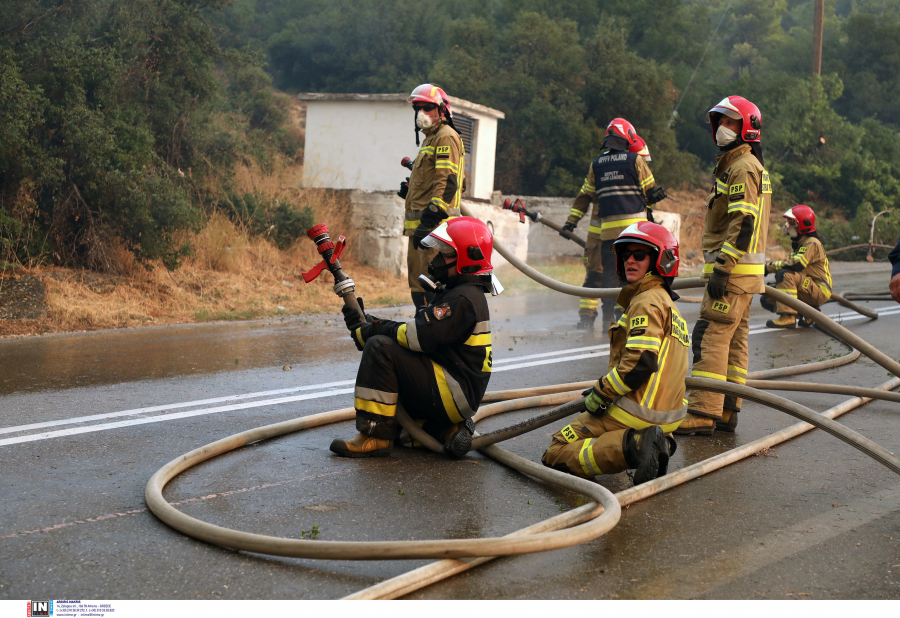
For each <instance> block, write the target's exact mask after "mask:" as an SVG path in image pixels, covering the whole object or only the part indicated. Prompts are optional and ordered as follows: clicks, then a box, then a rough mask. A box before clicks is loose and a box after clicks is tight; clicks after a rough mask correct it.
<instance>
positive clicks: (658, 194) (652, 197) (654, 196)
mask: <svg viewBox="0 0 900 618" xmlns="http://www.w3.org/2000/svg"><path fill="white" fill-rule="evenodd" d="M667 197H669V195H668V194H667V193H666V190H665V189H663V188H662V187H653V188H652V189H650V190H649V191H648V192H647V203H648V204H655V203H656V202H661V201H663V200H664V199H666V198H667Z"/></svg>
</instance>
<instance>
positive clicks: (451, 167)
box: [403, 122, 466, 236]
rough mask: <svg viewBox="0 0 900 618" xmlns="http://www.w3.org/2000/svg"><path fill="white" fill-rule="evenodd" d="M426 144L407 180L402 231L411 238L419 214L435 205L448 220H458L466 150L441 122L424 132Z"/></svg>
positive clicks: (448, 127) (446, 125)
mask: <svg viewBox="0 0 900 618" xmlns="http://www.w3.org/2000/svg"><path fill="white" fill-rule="evenodd" d="M423 133H425V141H424V142H423V143H422V146H421V147H420V148H419V154H418V156H417V157H416V161H415V163H414V164H413V169H412V174H410V176H409V193H407V194H406V214H405V217H404V219H405V220H404V222H403V228H404V234H405V235H406V236H412V235H413V232H415V230H416V228H417V227H419V220H420V219H421V218H422V211H423V210H425V208H427V207H428V205H429V204H434V205H435V206H437V207H438V208H440V209H441V210H444V211H445V212H446V213H447V214H449V215H450V216H451V217H458V216H459V203H460V200H461V199H462V187H463V181H464V179H465V173H466V172H465V156H466V154H465V148H464V146H463V143H462V140H461V139H460V138H459V134H458V133H457V132H456V131H454V130H453V129H452V128H451V127H450V125H448V124H445V123H443V122H441V123H440V124H438V125H437V126H435V127H431V128H430V129H427V130H425V131H423Z"/></svg>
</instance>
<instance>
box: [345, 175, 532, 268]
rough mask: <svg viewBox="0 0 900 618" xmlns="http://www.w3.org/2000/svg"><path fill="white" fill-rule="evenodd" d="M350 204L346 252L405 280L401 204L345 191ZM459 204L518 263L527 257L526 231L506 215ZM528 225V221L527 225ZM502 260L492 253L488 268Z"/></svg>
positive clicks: (390, 197) (386, 194)
mask: <svg viewBox="0 0 900 618" xmlns="http://www.w3.org/2000/svg"><path fill="white" fill-rule="evenodd" d="M348 194H349V202H350V222H351V223H350V227H351V229H350V232H349V234H348V236H351V238H352V242H351V244H350V245H349V246H348V249H347V250H348V251H350V252H352V254H353V256H354V257H355V258H356V259H358V260H360V261H361V262H363V263H365V264H368V265H369V266H372V267H373V268H377V269H378V270H382V271H385V272H389V273H391V274H393V275H395V276H398V277H405V276H406V273H407V269H406V253H407V250H408V247H409V240H408V239H407V238H406V237H404V236H403V200H401V199H400V198H399V197H397V195H396V193H395V192H394V191H359V190H353V191H348ZM463 203H464V204H465V205H466V206H467V207H468V208H469V209H470V210H471V211H472V213H473V214H475V215H476V216H478V218H479V219H481V220H482V221H484V222H486V223H488V224H489V225H490V226H491V228H492V229H493V230H494V234H495V235H496V237H497V238H498V239H499V240H501V241H502V242H503V243H504V245H506V247H507V248H509V250H510V251H512V252H513V254H515V255H516V256H517V257H519V258H520V259H523V260H524V259H526V257H527V255H528V227H527V226H525V225H519V222H518V219H517V218H515V217H513V218H512V219H510V218H509V217H508V216H507V215H508V214H509V213H507V212H506V211H503V210H501V209H499V208H496V207H494V206H492V205H491V204H488V203H485V202H471V201H468V200H463ZM528 223H530V221H529V222H528ZM505 263H506V260H505V259H504V258H503V257H502V256H501V255H500V254H499V253H495V254H494V258H493V259H492V264H493V265H494V266H495V267H496V266H501V265H503V264H505Z"/></svg>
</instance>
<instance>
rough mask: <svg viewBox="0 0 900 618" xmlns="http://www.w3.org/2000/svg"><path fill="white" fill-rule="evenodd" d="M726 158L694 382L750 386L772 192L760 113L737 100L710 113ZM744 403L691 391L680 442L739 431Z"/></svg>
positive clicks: (709, 224) (711, 231) (709, 241)
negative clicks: (752, 320)
mask: <svg viewBox="0 0 900 618" xmlns="http://www.w3.org/2000/svg"><path fill="white" fill-rule="evenodd" d="M709 121H710V125H711V129H712V134H713V138H714V139H715V141H716V144H718V146H719V148H720V149H721V150H722V154H720V155H718V161H717V163H716V171H715V174H714V182H715V184H714V185H713V187H712V190H711V192H710V194H709V196H708V197H707V202H706V205H707V210H706V220H705V223H704V228H703V240H702V245H701V248H702V249H703V252H704V259H705V262H706V263H705V265H704V266H703V280H704V281H706V282H707V285H706V292H705V293H704V295H703V301H702V303H701V305H700V319H698V320H697V323H696V325H695V326H694V330H693V344H692V349H693V353H694V365H693V367H692V369H691V376H693V377H698V378H711V379H713V380H721V381H722V382H726V381H727V382H733V383H735V384H745V383H746V381H747V365H748V358H747V357H748V355H747V336H748V335H749V333H750V327H749V317H750V301H751V300H752V299H753V295H754V294H758V293H761V292H763V291H764V290H765V283H764V282H763V277H764V276H765V267H766V265H765V261H766V260H765V257H766V254H765V251H766V236H767V232H768V225H769V207H770V203H771V195H772V185H771V183H770V182H769V174H768V172H766V169H765V167H764V163H763V154H762V146H761V145H760V129H761V122H762V120H761V114H760V113H759V108H757V107H756V105H754V104H753V103H751V102H750V101H748V100H747V99H744V98H743V97H737V96H731V97H726V98H725V99H722V101H721V102H720V103H719V104H718V105H716V106H715V107H713V108H712V109H711V110H709ZM741 403H742V401H741V399H739V398H737V397H734V396H733V395H729V396H727V397H726V396H725V395H721V394H718V393H712V392H709V391H699V390H697V391H691V394H690V396H689V398H688V416H687V418H686V419H685V421H684V422H683V423H682V424H681V426H680V427H679V428H678V430H676V432H675V433H677V434H691V433H696V434H699V435H710V434H712V432H713V430H714V429H718V430H720V431H729V432H731V431H734V429H735V427H736V426H737V414H738V412H740V409H741Z"/></svg>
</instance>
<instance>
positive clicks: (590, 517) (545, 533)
mask: <svg viewBox="0 0 900 618" xmlns="http://www.w3.org/2000/svg"><path fill="white" fill-rule="evenodd" d="M494 247H495V249H498V251H499V252H500V253H501V255H503V256H504V257H506V258H507V260H509V261H510V262H511V263H512V264H513V265H514V266H516V267H517V268H519V269H520V270H522V271H523V272H525V274H526V275H528V276H530V277H532V278H533V279H536V280H538V281H539V282H541V283H543V284H544V285H547V287H550V288H551V289H556V290H557V291H561V292H564V293H567V294H571V295H575V296H580V297H591V298H601V297H604V296H608V297H611V296H615V295H616V294H618V290H616V289H605V290H604V289H589V288H579V287H576V286H569V285H567V284H564V283H561V282H558V281H555V280H553V279H551V278H549V277H546V276H545V275H542V274H541V273H538V272H537V271H534V270H533V269H531V268H530V267H527V265H524V263H521V261H519V260H517V259H516V258H515V256H512V254H511V253H509V252H508V251H506V250H505V248H504V247H502V245H501V243H499V242H497V241H496V240H495V244H494ZM510 257H512V258H513V259H510ZM517 262H519V264H521V265H522V266H525V268H521V267H520V266H519V264H517ZM526 269H527V270H526ZM528 271H532V272H533V273H536V275H538V276H539V277H540V278H541V279H543V280H541V279H538V278H536V277H535V276H532V274H530V273H529V272H528ZM673 287H675V288H676V289H683V288H690V287H702V284H701V283H700V282H699V280H696V279H693V280H691V279H684V280H679V281H676V283H675V286H673ZM560 288H562V289H560ZM766 294H767V295H768V296H770V297H771V298H773V300H778V301H781V302H784V303H785V304H787V305H788V306H790V307H792V308H794V309H795V310H797V311H798V312H799V313H801V314H802V315H804V316H806V317H807V318H809V319H811V320H813V321H814V322H816V323H817V324H818V325H820V326H821V327H822V328H823V329H824V330H826V331H827V332H829V333H831V334H833V335H835V336H837V337H838V338H839V339H840V340H842V341H844V342H846V343H847V344H848V345H850V346H852V347H854V348H856V349H857V352H855V355H854V354H849V355H847V356H845V357H843V358H839V359H833V360H831V361H825V363H812V364H808V365H804V366H799V367H794V368H786V369H782V370H774V372H773V371H770V372H758V373H752V374H750V375H749V376H748V378H751V380H748V385H747V386H740V385H736V384H731V383H723V382H720V381H716V380H705V379H700V378H687V379H686V384H687V385H688V386H689V387H690V388H696V389H702V390H712V391H715V392H722V393H732V394H735V395H737V396H739V397H742V398H744V399H747V400H750V401H756V402H758V403H762V404H763V405H767V406H769V407H773V408H774V409H778V410H781V411H782V412H785V413H787V414H790V415H792V416H795V417H796V418H800V419H802V420H803V421H804V422H801V423H799V424H796V425H793V426H791V427H788V428H786V429H784V430H781V431H779V432H776V433H775V434H772V435H770V436H767V437H765V438H762V439H760V440H756V441H754V442H752V443H750V444H746V445H744V446H742V447H739V448H736V449H732V450H731V451H728V452H726V453H722V454H720V455H717V456H715V457H712V458H710V459H708V460H705V461H702V462H699V463H697V464H694V465H692V466H688V467H686V468H683V469H681V470H676V471H673V472H670V473H669V474H667V475H665V476H663V477H660V478H658V479H656V480H654V481H650V482H647V483H644V484H642V485H640V486H637V487H633V488H631V489H628V490H625V491H623V492H620V493H619V494H617V495H615V496H613V495H612V494H611V493H610V492H609V491H608V490H606V489H605V488H603V487H602V486H600V485H598V484H596V483H593V482H590V481H585V480H583V479H579V478H577V477H573V476H571V475H567V474H564V473H561V472H557V471H555V470H552V469H549V468H545V467H543V466H542V465H540V464H537V463H534V462H531V461H528V460H525V459H524V458H521V457H518V456H516V455H513V454H511V453H508V452H506V451H504V450H503V449H501V448H499V447H497V446H496V445H493V444H491V442H493V441H500V440H503V439H507V438H508V437H511V436H513V435H519V433H523V432H525V431H529V430H531V429H534V428H536V427H538V426H541V425H544V424H547V423H550V422H553V421H554V420H557V419H558V418H562V417H564V416H567V415H571V414H573V413H575V412H579V411H581V410H583V409H584V405H583V403H584V402H583V398H581V397H580V390H581V389H582V388H586V387H587V385H589V384H592V383H593V381H591V382H586V383H579V384H569V385H557V386H554V387H539V388H536V389H521V390H519V391H506V392H501V393H489V394H488V396H486V397H485V402H486V403H487V402H489V401H497V400H500V399H503V401H498V403H492V404H489V405H483V406H482V407H481V409H480V410H479V412H478V414H477V415H476V417H475V420H476V421H479V420H481V419H483V418H486V417H488V416H491V415H493V414H498V413H501V412H505V411H509V410H511V409H526V408H532V407H544V406H548V405H555V404H563V405H561V406H559V407H557V408H555V409H554V410H551V411H550V412H548V413H545V414H543V415H541V416H540V417H536V418H535V419H529V420H528V421H525V422H523V423H517V424H516V425H513V426H512V427H508V428H505V429H501V430H498V431H495V432H491V433H490V434H485V435H484V436H478V437H476V439H475V441H474V445H475V446H478V447H480V448H481V452H482V453H484V454H485V455H487V456H489V457H491V458H493V459H496V460H497V461H500V462H501V463H504V464H506V465H509V466H511V467H513V468H514V469H516V470H519V471H521V472H523V473H525V474H528V475H531V476H534V477H535V478H539V479H541V480H545V481H547V482H550V483H553V484H555V485H557V486H559V487H561V488H564V489H569V490H572V491H576V492H578V493H582V494H584V495H587V496H589V497H590V498H592V499H593V500H595V502H592V503H590V504H585V505H584V506H581V507H578V508H576V509H573V510H572V511H569V512H567V513H564V514H561V515H559V516H557V517H554V518H551V519H549V520H546V521H544V522H540V523H538V524H535V525H533V526H530V527H528V528H526V529H523V530H520V531H518V532H514V533H512V534H510V535H508V536H506V537H500V538H488V539H452V540H433V541H390V542H374V543H352V542H331V541H311V540H298V539H286V538H278V537H270V536H265V535H258V534H252V533H246V532H240V531H236V530H230V529H228V528H223V527H220V526H215V525H212V524H209V523H206V522H202V521H200V520H197V519H195V518H192V517H189V516H187V515H185V514H183V513H181V512H180V511H178V510H177V509H175V508H174V507H172V506H171V505H169V504H168V503H167V502H166V500H165V498H164V497H163V495H162V492H163V489H164V487H165V485H166V484H167V483H168V482H169V481H170V480H171V479H173V478H175V477H176V476H177V475H178V474H180V473H181V472H183V471H185V470H187V469H189V468H191V467H193V466H195V465H197V464H199V463H201V462H203V461H206V460H208V459H211V458H213V457H216V456H218V455H220V454H223V453H226V452H229V451H231V450H234V449H236V448H239V447H241V446H243V445H246V444H249V443H251V442H256V441H258V440H264V439H269V438H273V437H276V436H281V435H285V434H288V433H292V432H296V431H301V430H303V429H307V428H311V427H316V426H320V425H324V424H328V423H333V422H338V421H344V420H351V419H352V418H353V417H354V416H355V411H354V410H353V409H352V408H348V409H344V410H336V411H333V412H326V413H322V414H316V415H312V416H308V417H303V418H299V419H294V420H291V421H286V422H283V423H277V424H274V425H268V426H265V427H259V428H256V429H252V430H249V431H246V432H242V433H239V434H235V435H233V436H230V437H228V438H224V439H222V440H219V441H217V442H214V443H212V444H209V445H206V446H204V447H201V448H198V449H196V450H194V451H191V452H190V453H187V454H185V455H183V456H181V457H179V458H177V459H175V460H173V461H171V462H169V463H168V464H166V465H165V466H163V468H161V469H160V470H158V471H157V472H156V473H155V474H154V475H153V477H151V479H150V481H149V482H148V484H147V487H146V490H145V498H146V501H147V505H148V507H149V508H150V510H151V511H152V512H153V513H154V514H155V515H156V516H157V517H159V518H160V519H161V520H162V521H164V522H165V523H167V524H169V525H170V526H172V527H173V528H176V529H178V530H180V531H182V532H184V533H186V534H189V535H191V536H194V537H195V538H198V539H200V540H204V541H206V542H209V543H213V544H216V545H220V546H224V547H231V548H234V549H241V550H245V551H253V552H258V553H267V554H273V555H282V556H294V557H303V558H328V559H350V560H360V559H400V558H423V557H438V558H444V559H443V560H440V561H439V562H437V563H434V564H432V565H427V566H425V567H422V568H421V569H416V570H415V571H412V572H410V573H406V574H404V575H401V576H399V577H397V578H393V579H391V580H388V581H387V582H383V583H382V584H379V585H378V586H374V587H372V588H369V589H366V590H364V591H361V592H359V593H357V594H355V595H351V597H348V598H396V597H398V596H402V595H404V594H408V593H409V592H412V591H413V590H416V589H418V588H421V587H422V586H425V585H428V584H430V583H433V582H435V581H439V580H440V579H444V578H445V577H449V576H450V575H452V574H454V573H458V572H461V571H463V570H466V569H468V568H471V567H472V566H476V565H477V564H481V563H483V562H486V561H488V560H491V559H493V557H496V556H501V555H511V554H521V553H531V552H535V551H549V550H552V549H557V548H561V547H568V546H571V545H575V544H578V543H583V542H587V541H589V540H592V539H594V538H597V537H598V536H600V535H602V534H604V533H605V532H607V531H609V530H610V529H611V528H612V527H613V526H614V525H615V524H616V522H617V521H618V519H619V516H620V506H621V505H627V504H631V503H632V502H635V501H637V500H641V499H643V498H646V497H649V496H651V495H655V494H656V493H659V492H660V491H664V490H665V489H669V488H671V487H674V486H676V485H679V484H681V483H684V482H686V481H688V480H691V479H693V478H697V477H699V476H701V475H703V474H706V473H708V472H711V471H713V470H716V469H719V468H721V467H723V466H725V465H728V464H730V463H733V462H734V461H738V460H740V459H742V458H744V457H747V456H749V455H752V454H754V453H756V452H759V451H760V450H762V449H763V448H767V447H770V446H774V445H775V444H778V443H780V442H783V441H784V440H787V439H790V438H792V437H795V436H797V435H800V434H801V433H804V432H806V431H809V430H810V429H812V428H813V427H820V428H822V429H825V430H826V431H828V432H829V433H831V434H832V435H835V436H837V437H839V438H840V439H841V440H844V441H845V442H847V443H848V444H851V445H852V446H854V447H855V448H857V449H859V450H861V451H862V452H864V453H866V454H867V455H869V456H870V457H872V458H874V459H876V461H879V462H880V463H882V464H883V465H885V466H887V467H888V468H890V469H891V470H894V471H895V472H897V473H898V474H900V458H897V456H896V455H894V454H892V453H890V452H889V451H887V450H886V449H884V448H882V447H880V446H878V445H877V444H874V443H873V442H871V441H870V440H868V439H866V438H864V437H862V436H860V435H859V434H856V433H855V432H853V431H852V430H850V429H848V428H846V427H844V426H842V425H840V424H838V423H835V422H833V421H832V420H831V419H833V418H835V417H837V416H838V415H840V414H843V413H844V412H847V411H849V410H851V409H853V408H855V407H858V406H859V405H862V404H864V403H866V402H867V401H869V400H870V399H871V398H879V399H887V400H889V401H897V400H898V398H900V395H898V394H896V393H888V392H884V391H889V390H892V389H894V388H896V387H897V386H900V378H893V379H892V380H890V381H888V382H886V383H884V384H882V385H881V386H880V387H879V388H878V389H863V388H857V387H847V386H840V385H821V384H816V385H808V384H804V383H793V382H788V383H782V382H775V383H771V382H764V383H758V382H756V380H757V379H758V378H761V377H764V376H763V375H761V374H765V377H776V376H778V375H789V373H788V371H790V370H793V373H803V372H809V371H815V370H818V369H820V368H822V365H827V366H837V365H838V364H843V363H845V362H851V361H852V360H854V359H855V358H856V357H857V356H858V355H859V351H861V352H862V353H864V354H866V356H868V357H869V358H871V359H872V360H873V361H875V362H876V363H878V364H879V365H881V366H882V367H884V368H885V369H887V370H888V371H889V372H891V373H892V374H894V375H895V376H900V364H898V363H896V362H895V361H893V360H892V359H890V358H889V357H887V356H886V355H884V354H883V353H881V352H880V351H878V350H877V349H875V348H874V347H873V346H871V345H869V344H868V343H867V342H865V341H864V340H862V339H861V338H859V337H857V336H856V335H853V334H852V333H851V332H849V331H847V330H846V329H845V328H843V327H842V326H840V325H838V324H837V323H835V322H834V321H833V320H831V319H830V318H828V317H827V316H824V315H823V314H821V313H820V312H818V311H816V310H815V309H812V308H811V307H809V306H808V305H805V304H804V303H802V302H800V301H798V300H797V299H794V298H792V297H790V296H788V295H786V294H784V293H782V292H779V291H778V290H774V289H772V288H769V287H767V288H766ZM848 359H849V360H848ZM775 385H777V386H775ZM754 386H763V387H765V388H769V389H775V388H780V389H783V390H809V391H813V392H829V393H837V394H848V395H855V396H856V398H855V399H851V400H848V401H846V402H844V403H842V404H840V405H838V406H834V407H833V408H830V409H829V410H827V411H825V412H824V413H822V414H818V413H816V412H814V411H812V410H810V409H809V408H806V407H804V406H801V405H799V404H796V403H794V402H791V401H789V400H787V399H784V398H782V397H778V396H776V395H773V394H771V393H766V392H762V391H759V390H756V389H755V388H753V387H754ZM573 387H574V390H573ZM820 389H827V390H820ZM553 391H556V394H551V392H553ZM398 412H399V410H398ZM403 417H406V415H405V413H402V416H400V420H401V422H402V424H403V425H404V427H405V428H406V429H407V431H409V432H410V434H411V435H412V436H413V437H414V438H416V439H418V440H419V441H420V442H422V444H423V445H425V446H427V447H429V448H432V449H434V447H439V446H440V445H438V444H437V442H436V441H435V440H434V439H433V438H430V436H427V434H425V433H424V432H422V431H421V430H420V429H419V428H418V426H417V425H415V423H411V422H409V420H408V417H406V418H403ZM423 438H425V439H424V440H423ZM429 440H430V441H431V444H429V442H428V441H429ZM452 558H462V560H455V559H452Z"/></svg>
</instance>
